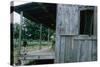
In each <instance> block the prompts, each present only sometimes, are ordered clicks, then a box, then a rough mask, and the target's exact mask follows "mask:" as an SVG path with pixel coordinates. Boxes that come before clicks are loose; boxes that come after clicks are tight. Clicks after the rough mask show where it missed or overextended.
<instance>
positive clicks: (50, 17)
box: [14, 2, 56, 29]
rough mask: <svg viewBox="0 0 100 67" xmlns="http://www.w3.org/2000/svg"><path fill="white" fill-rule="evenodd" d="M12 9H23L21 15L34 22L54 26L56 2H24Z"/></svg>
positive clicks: (53, 27)
mask: <svg viewBox="0 0 100 67" xmlns="http://www.w3.org/2000/svg"><path fill="white" fill-rule="evenodd" d="M14 11H15V12H17V13H19V14H20V12H21V11H23V16H24V17H26V18H27V19H29V20H31V21H34V22H36V23H41V24H43V25H44V26H46V27H49V28H51V29H55V27H56V4H53V3H52V4H51V3H34V2H31V3H26V4H22V5H18V6H14Z"/></svg>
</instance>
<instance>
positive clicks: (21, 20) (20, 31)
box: [18, 11, 23, 60]
mask: <svg viewBox="0 0 100 67" xmlns="http://www.w3.org/2000/svg"><path fill="white" fill-rule="evenodd" d="M22 23H23V12H22V11H21V13H20V26H19V52H18V53H19V57H20V55H21V34H22ZM19 60H20V59H19Z"/></svg>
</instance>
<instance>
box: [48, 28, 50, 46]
mask: <svg viewBox="0 0 100 67" xmlns="http://www.w3.org/2000/svg"><path fill="white" fill-rule="evenodd" d="M49 37H50V30H49V28H48V46H49V44H50V43H49V41H50V39H49Z"/></svg>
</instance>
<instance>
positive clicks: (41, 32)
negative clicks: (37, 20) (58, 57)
mask: <svg viewBox="0 0 100 67" xmlns="http://www.w3.org/2000/svg"><path fill="white" fill-rule="evenodd" d="M41 35H42V24H40V45H39V49H41V40H42V36H41Z"/></svg>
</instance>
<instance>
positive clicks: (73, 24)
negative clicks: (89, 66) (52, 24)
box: [55, 4, 97, 63]
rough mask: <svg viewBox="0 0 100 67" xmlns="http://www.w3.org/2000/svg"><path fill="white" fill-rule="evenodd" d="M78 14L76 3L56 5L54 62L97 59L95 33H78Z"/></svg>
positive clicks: (78, 8)
mask: <svg viewBox="0 0 100 67" xmlns="http://www.w3.org/2000/svg"><path fill="white" fill-rule="evenodd" d="M88 8H89V7H88ZM95 10H96V9H95ZM79 14H80V7H79V6H77V5H62V4H59V5H57V17H56V46H55V63H65V62H84V61H95V60H97V37H96V36H95V35H97V34H96V33H94V35H91V36H89V35H80V34H79V27H80V26H79V25H80V15H79ZM95 16H96V13H95ZM94 19H95V21H96V18H94ZM94 25H95V26H94V27H96V25H97V23H96V22H95V24H94ZM94 29H96V28H94ZM95 32H97V31H96V30H95Z"/></svg>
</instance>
